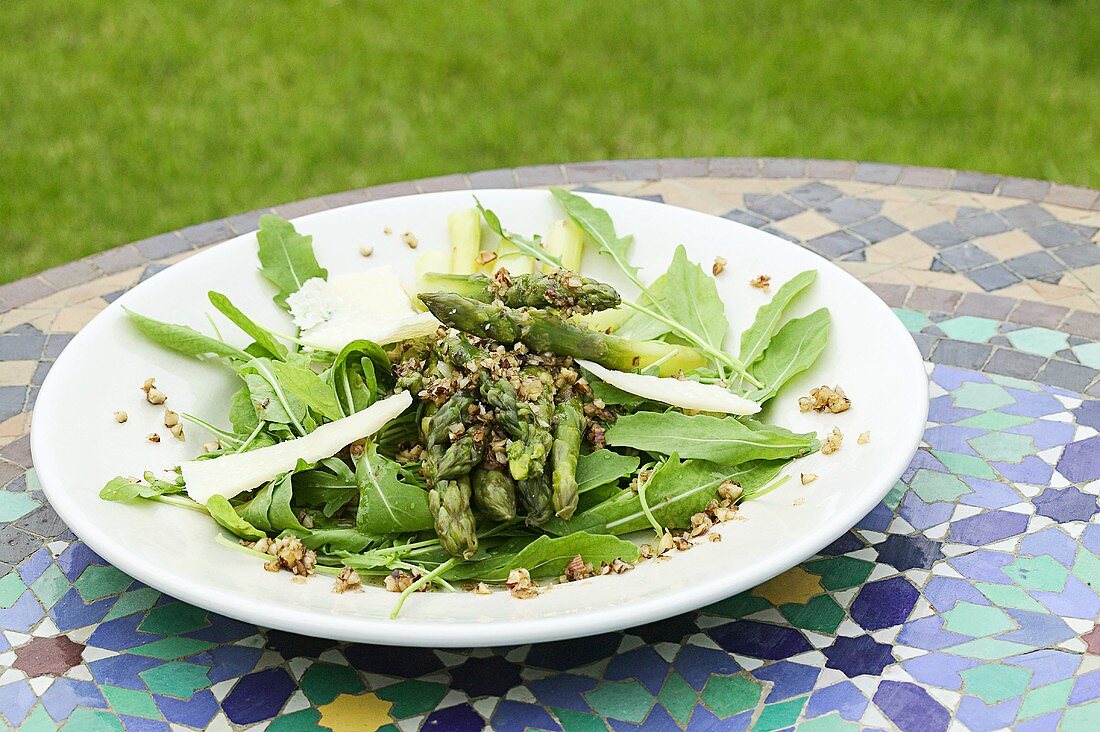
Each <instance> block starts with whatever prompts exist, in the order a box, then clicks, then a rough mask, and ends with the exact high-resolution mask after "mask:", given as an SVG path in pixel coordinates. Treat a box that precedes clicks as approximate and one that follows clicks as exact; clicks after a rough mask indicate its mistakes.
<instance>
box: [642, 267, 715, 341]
mask: <svg viewBox="0 0 1100 732" xmlns="http://www.w3.org/2000/svg"><path fill="white" fill-rule="evenodd" d="M665 277H666V278H668V279H667V281H668V284H667V286H666V287H665V290H664V292H665V294H664V297H663V298H662V304H663V305H664V306H665V307H664V309H665V310H666V311H667V313H668V314H669V315H670V316H671V317H672V319H673V320H675V321H676V322H677V323H680V325H683V326H686V327H687V328H688V329H689V330H691V331H693V332H695V333H697V334H698V335H699V336H701V337H702V338H703V339H704V340H705V341H706V342H707V343H708V344H709V345H710V346H712V347H714V348H717V349H721V348H722V341H723V340H725V337H726V331H727V330H729V320H728V319H727V318H726V305H725V303H723V302H722V298H721V297H719V296H718V285H716V284H715V282H714V277H712V276H711V275H709V274H708V273H706V272H704V271H703V268H702V267H700V266H699V265H698V264H696V263H695V262H692V261H690V260H689V259H688V258H687V250H686V249H684V247H683V245H680V246H678V247H676V252H675V253H674V254H673V255H672V264H670V265H669V267H668V272H666V273H665ZM651 292H652V290H651Z"/></svg>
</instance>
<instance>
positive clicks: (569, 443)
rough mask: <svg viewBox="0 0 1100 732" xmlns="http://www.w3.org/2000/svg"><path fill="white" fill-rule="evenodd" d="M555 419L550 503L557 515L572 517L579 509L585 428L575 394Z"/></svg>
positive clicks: (564, 404)
mask: <svg viewBox="0 0 1100 732" xmlns="http://www.w3.org/2000/svg"><path fill="white" fill-rule="evenodd" d="M554 419H555V422H556V425H555V427H554V446H553V448H552V449H551V458H550V464H551V465H552V466H553V480H552V483H551V485H552V488H553V492H552V494H551V503H552V506H553V508H554V515H555V516H557V517H558V518H560V519H566V520H568V519H570V518H572V516H573V512H574V511H576V510H577V499H578V497H579V494H578V493H577V457H578V455H579V454H580V449H581V433H582V432H583V430H584V412H583V411H582V410H581V404H580V401H579V400H577V399H576V398H575V397H574V398H572V399H568V400H566V401H564V402H562V403H561V404H559V405H558V408H557V411H556V412H555V415H554Z"/></svg>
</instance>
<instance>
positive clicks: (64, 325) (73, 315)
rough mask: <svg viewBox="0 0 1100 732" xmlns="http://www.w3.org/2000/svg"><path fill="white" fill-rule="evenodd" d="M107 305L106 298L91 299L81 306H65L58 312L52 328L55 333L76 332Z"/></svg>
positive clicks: (51, 325)
mask: <svg viewBox="0 0 1100 732" xmlns="http://www.w3.org/2000/svg"><path fill="white" fill-rule="evenodd" d="M105 307H107V302H106V301H105V300H90V301H88V302H87V303H85V304H84V305H82V306H80V307H73V308H65V309H63V310H61V311H60V312H58V313H57V316H56V317H55V318H54V319H53V322H52V323H51V324H50V330H51V331H52V332H54V333H76V332H77V331H78V330H80V329H81V328H83V327H84V326H85V325H87V324H88V321H90V320H91V319H92V318H94V317H95V316H96V315H98V314H99V312H100V311H101V310H103V308H105Z"/></svg>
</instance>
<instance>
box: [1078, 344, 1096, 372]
mask: <svg viewBox="0 0 1100 732" xmlns="http://www.w3.org/2000/svg"><path fill="white" fill-rule="evenodd" d="M1073 355H1075V356H1077V360H1078V361H1080V362H1081V363H1083V364H1085V365H1086V366H1091V367H1092V368H1094V369H1100V343H1082V344H1081V345H1079V346H1074V347H1073Z"/></svg>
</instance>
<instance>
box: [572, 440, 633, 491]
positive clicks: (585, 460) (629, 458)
mask: <svg viewBox="0 0 1100 732" xmlns="http://www.w3.org/2000/svg"><path fill="white" fill-rule="evenodd" d="M640 463H641V459H640V458H639V457H638V456H637V455H620V454H619V453H617V452H615V451H613V450H595V451H594V452H590V453H588V454H587V455H581V456H580V457H578V458H577V472H576V475H577V491H578V492H579V493H584V492H585V491H590V490H592V489H593V488H598V487H600V486H602V485H605V484H607V483H613V482H615V481H617V480H618V479H619V478H625V477H627V476H628V475H633V474H634V471H635V470H637V469H638V465H639V464H640Z"/></svg>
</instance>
